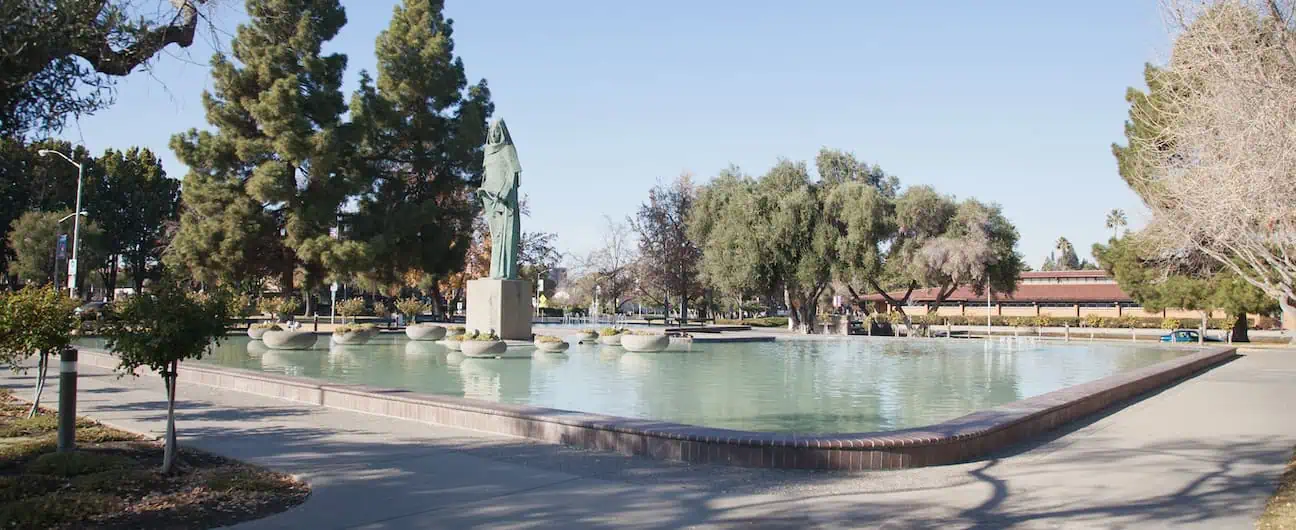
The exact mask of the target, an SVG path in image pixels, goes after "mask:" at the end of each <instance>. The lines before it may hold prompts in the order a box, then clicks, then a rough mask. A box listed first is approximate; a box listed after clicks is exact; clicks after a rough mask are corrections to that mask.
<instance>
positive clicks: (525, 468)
mask: <svg viewBox="0 0 1296 530" xmlns="http://www.w3.org/2000/svg"><path fill="white" fill-rule="evenodd" d="M50 379H51V388H49V389H47V392H49V393H48V394H47V402H48V403H51V404H53V403H54V402H55V401H56V399H55V398H54V396H55V394H54V392H56V391H57V388H56V387H54V385H53V383H54V381H55V380H56V379H57V377H51V378H50ZM32 383H33V378H32V377H31V376H30V375H27V376H16V375H12V374H7V375H6V376H5V377H4V378H3V380H0V384H3V385H5V386H8V387H11V388H13V389H14V390H15V391H18V392H26V391H27V390H28V389H29V388H30V386H31V384H32ZM80 385H81V392H80V403H81V404H80V408H81V412H82V413H84V414H85V415H88V416H91V417H94V418H97V419H100V420H103V421H106V422H109V423H112V424H114V425H117V426H120V427H124V428H127V429H131V430H136V431H142V432H150V433H154V434H160V433H161V432H162V428H163V418H164V414H165V406H164V403H165V402H164V398H163V393H162V384H161V381H160V380H153V379H120V380H119V379H117V378H116V376H115V375H111V374H108V373H106V372H104V371H101V370H94V369H87V370H84V372H83V374H82V378H81V380H80ZM179 393H180V399H181V400H182V404H181V407H180V409H179V412H178V415H179V429H180V433H181V435H182V442H181V443H182V444H187V445H190V446H194V447H199V448H202V449H205V450H208V451H212V452H215V453H219V454H222V455H226V456H230V457H234V458H240V459H244V460H247V461H251V462H255V463H257V464H261V465H265V466H269V467H272V468H275V469H279V470H283V471H286V472H290V473H294V474H296V475H298V476H300V477H301V478H303V479H304V480H306V481H308V482H309V483H310V484H311V486H312V487H313V489H314V492H313V494H312V495H311V497H310V499H309V500H308V501H307V502H306V503H305V504H304V505H302V506H300V507H298V508H296V509H293V510H290V511H288V512H285V513H282V514H279V515H276V516H272V517H269V518H266V519H263V520H260V521H254V522H252V523H248V524H246V525H244V526H242V527H241V528H243V527H245V528H312V529H327V528H473V527H489V528H550V527H556V528H590V527H595V528H599V527H606V528H678V527H694V526H696V527H722V528H728V527H753V526H754V527H760V528H807V527H809V528H843V527H866V528H1009V527H1012V528H1060V527H1065V528H1170V527H1173V528H1210V529H1226V528H1252V527H1253V526H1254V521H1255V520H1256V518H1257V517H1258V515H1259V513H1260V512H1261V510H1262V509H1263V506H1264V502H1265V500H1266V499H1267V498H1268V496H1269V495H1270V493H1271V492H1272V490H1273V487H1274V484H1275V480H1276V479H1277V477H1278V475H1279V473H1280V472H1281V469H1282V466H1283V464H1284V463H1285V462H1286V460H1287V459H1288V458H1289V457H1290V456H1291V451H1292V447H1293V446H1294V445H1296V414H1293V413H1292V407H1293V406H1294V405H1293V404H1296V352H1293V351H1259V352H1255V353H1252V354H1248V355H1246V356H1244V357H1242V358H1240V359H1238V360H1236V361H1234V362H1231V363H1229V364H1226V365H1223V366H1221V367H1218V368H1216V369H1214V370H1212V371H1210V372H1208V373H1206V374H1203V375H1201V376H1198V377H1197V378H1195V379H1193V380H1191V381H1188V382H1185V383H1183V384H1180V385H1178V386H1176V387H1174V388H1171V389H1168V390H1166V391H1164V392H1162V393H1161V394H1159V395H1156V396H1153V397H1151V398H1148V399H1145V400H1143V401H1140V402H1138V403H1135V404H1133V405H1131V406H1129V407H1126V408H1125V409H1123V410H1121V411H1119V412H1116V413H1114V414H1111V415H1109V416H1107V417H1104V418H1101V419H1098V420H1096V421H1093V422H1091V423H1089V424H1088V425H1083V426H1079V427H1077V428H1074V429H1072V430H1071V431H1070V432H1067V433H1065V434H1062V435H1060V436H1057V437H1055V438H1053V439H1051V440H1043V441H1040V442H1038V443H1036V444H1034V445H1035V446H1034V447H1033V448H1021V449H1019V450H1017V451H1015V452H1014V454H1004V455H999V456H998V457H997V458H993V459H990V460H984V461H979V462H974V463H970V464H963V465H957V466H945V467H938V468H925V469H916V470H906V471H894V472H870V473H855V474H848V473H822V472H821V473H815V472H795V471H782V470H748V469H739V468H724V467H711V466H688V465H682V464H672V463H666V462H659V461H653V460H647V459H641V458H629V457H621V456H617V455H612V454H607V453H596V452H588V451H582V450H576V449H571V448H566V447H561V446H552V445H542V444H537V443H532V442H529V441H526V440H519V439H513V438H503V437H499V436H495V435H489V434H483V433H477V432H472V431H465V430H458V429H450V428H445V427H441V426H435V425H426V424H419V423H413V422H407V421H401V420H394V419H389V418H382V417H377V416H367V415H363V414H356V413H349V412H341V411H336V410H329V409H323V408H319V407H311V406H302V405H296V404H291V403H288V402H282V401H276V400H273V399H270V398H263V397H258V396H251V395H247V394H240V393H235V392H229V391H219V390H216V389H213V388H209V387H202V386H198V385H192V384H191V385H186V384H185V383H184V381H183V375H182V380H181V384H180V387H179ZM1025 449H1030V450H1029V451H1027V450H1025Z"/></svg>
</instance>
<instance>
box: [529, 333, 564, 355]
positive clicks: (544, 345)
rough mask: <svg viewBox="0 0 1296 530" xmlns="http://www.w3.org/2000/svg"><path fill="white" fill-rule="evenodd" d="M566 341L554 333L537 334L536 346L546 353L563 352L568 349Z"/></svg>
mask: <svg viewBox="0 0 1296 530" xmlns="http://www.w3.org/2000/svg"><path fill="white" fill-rule="evenodd" d="M568 346H569V345H568V344H567V342H566V341H564V340H562V339H561V338H558V337H555V336H553V335H536V337H535V347H536V349H537V350H540V351H542V352H545V353H562V352H565V351H567V347H568Z"/></svg>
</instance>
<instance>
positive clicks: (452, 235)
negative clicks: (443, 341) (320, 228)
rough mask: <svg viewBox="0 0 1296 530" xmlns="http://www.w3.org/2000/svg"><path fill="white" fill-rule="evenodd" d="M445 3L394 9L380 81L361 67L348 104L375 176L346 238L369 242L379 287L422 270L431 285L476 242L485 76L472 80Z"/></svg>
mask: <svg viewBox="0 0 1296 530" xmlns="http://www.w3.org/2000/svg"><path fill="white" fill-rule="evenodd" d="M443 8H444V2H441V1H433V0H405V1H404V2H402V4H401V5H399V6H397V7H396V8H395V9H394V12H393V14H392V20H391V24H390V25H389V26H388V28H387V29H386V30H385V31H383V32H382V33H381V34H379V35H378V39H377V42H376V43H375V52H376V53H377V56H378V57H377V58H378V72H377V75H378V78H377V83H376V86H375V84H372V83H371V80H370V78H369V77H368V75H367V74H364V73H362V74H361V85H360V89H359V90H358V91H357V92H356V94H355V95H354V96H353V98H352V102H351V109H352V113H353V116H354V118H355V121H354V123H355V125H356V127H357V129H359V130H360V131H362V132H361V134H362V135H363V140H362V141H361V142H359V144H360V163H361V165H362V166H361V167H363V168H364V169H363V170H364V171H365V172H366V173H368V174H370V175H373V177H374V182H373V186H372V188H370V189H369V190H368V192H367V193H365V194H364V196H363V198H362V200H361V201H360V205H359V206H360V208H359V214H358V215H356V216H355V218H354V224H353V226H352V232H351V236H350V237H352V238H354V239H357V240H360V241H365V242H366V243H368V244H369V245H370V246H371V248H372V251H373V255H374V257H375V259H374V264H375V265H374V268H373V269H372V272H371V273H370V274H372V276H373V278H372V279H373V280H376V281H377V282H379V283H394V282H400V281H402V279H403V278H407V277H409V275H410V273H420V274H416V275H417V276H420V277H431V278H432V279H433V281H430V282H423V283H424V285H426V286H429V287H430V288H432V289H433V290H435V289H436V286H437V285H438V283H439V281H438V280H439V279H441V278H445V277H446V276H447V275H449V274H450V273H452V272H454V271H457V270H460V269H462V268H463V266H464V259H465V255H466V254H467V252H468V248H469V247H470V246H471V244H472V234H473V223H472V221H473V218H474V217H475V216H476V214H477V207H476V205H475V203H474V202H473V198H472V195H471V193H470V188H475V187H476V186H477V184H478V183H479V182H480V181H481V178H482V156H483V154H482V153H483V151H482V149H483V145H484V144H485V143H486V130H487V129H486V128H487V123H486V122H487V119H489V117H490V115H491V113H492V112H494V105H493V104H492V103H491V100H490V90H489V89H488V88H487V86H486V81H485V80H480V81H478V82H477V83H476V84H474V85H471V86H469V85H468V81H467V76H466V75H465V74H464V65H463V60H462V59H460V58H459V57H456V56H455V54H454V39H453V38H452V36H453V33H454V31H453V30H454V27H453V23H454V22H453V21H452V20H450V19H447V18H445V16H444V15H443V13H442V10H443ZM434 294H435V293H434ZM434 298H439V297H437V296H434Z"/></svg>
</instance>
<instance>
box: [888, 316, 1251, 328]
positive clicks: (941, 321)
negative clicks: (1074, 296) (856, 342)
mask: <svg viewBox="0 0 1296 530" xmlns="http://www.w3.org/2000/svg"><path fill="white" fill-rule="evenodd" d="M869 318H871V319H873V321H875V322H893V323H897V324H899V323H903V322H904V318H902V317H901V316H900V315H899V314H898V313H891V314H874V315H871V316H870V317H869ZM911 318H912V319H913V323H914V324H926V325H929V326H943V325H945V324H946V323H947V322H948V323H949V324H950V325H953V326H978V325H985V323H986V318H985V317H984V316H982V317H978V316H958V315H951V316H943V315H917V316H913V317H911ZM990 324H991V325H994V326H1014V327H1036V328H1042V327H1062V326H1071V327H1087V328H1126V329H1128V328H1140V329H1181V328H1186V329H1197V328H1198V327H1199V326H1201V319H1200V318H1164V319H1163V318H1159V317H1135V316H1123V317H1100V316H1096V315H1090V316H1087V317H1054V316H1047V315H1040V316H1036V317H1002V316H992V317H990ZM1247 325H1248V326H1250V327H1253V328H1254V327H1255V325H1256V322H1255V320H1254V319H1252V320H1251V321H1249V322H1248V323H1247ZM1207 326H1209V328H1210V329H1232V328H1233V320H1232V319H1226V318H1212V319H1210V320H1209V321H1207Z"/></svg>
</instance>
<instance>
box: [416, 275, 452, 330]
mask: <svg viewBox="0 0 1296 530" xmlns="http://www.w3.org/2000/svg"><path fill="white" fill-rule="evenodd" d="M428 291H429V293H428V294H430V295H432V296H431V298H432V307H431V309H432V318H436V319H440V318H441V316H442V315H443V314H444V313H445V309H444V308H443V307H441V286H440V285H437V284H436V283H435V282H433V283H432V287H430V288H429V289H428ZM447 320H448V319H447ZM411 323H412V322H411Z"/></svg>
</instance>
